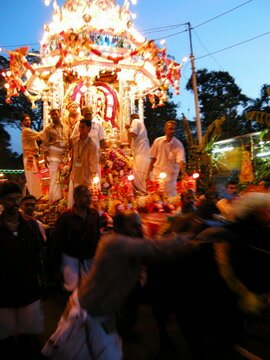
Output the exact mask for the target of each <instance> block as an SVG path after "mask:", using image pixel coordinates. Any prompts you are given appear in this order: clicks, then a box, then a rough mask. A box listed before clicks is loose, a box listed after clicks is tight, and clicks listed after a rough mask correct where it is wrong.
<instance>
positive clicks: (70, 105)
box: [66, 101, 79, 116]
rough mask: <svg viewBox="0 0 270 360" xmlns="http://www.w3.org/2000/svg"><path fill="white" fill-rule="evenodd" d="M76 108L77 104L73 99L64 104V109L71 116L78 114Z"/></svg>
mask: <svg viewBox="0 0 270 360" xmlns="http://www.w3.org/2000/svg"><path fill="white" fill-rule="evenodd" d="M78 108H79V105H78V104H77V103H76V102H75V101H70V102H69V103H68V104H67V106H66V109H67V111H68V112H69V114H70V115H71V116H76V115H77V114H78Z"/></svg>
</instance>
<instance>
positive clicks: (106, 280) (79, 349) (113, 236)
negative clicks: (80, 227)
mask: <svg viewBox="0 0 270 360" xmlns="http://www.w3.org/2000/svg"><path fill="white" fill-rule="evenodd" d="M188 240H189V238H188V237H187V236H185V235H183V236H182V237H179V236H175V235H174V236H170V237H166V238H163V239H158V240H157V239H155V240H150V239H143V234H142V225H141V219H140V216H139V215H138V213H137V212H134V211H124V212H120V213H118V214H117V215H116V216H115V217H114V231H113V232H111V233H110V234H108V235H106V236H104V237H102V238H101V240H100V241H99V244H98V247H97V251H96V255H95V257H94V262H93V266H92V268H91V270H90V272H89V273H88V275H87V277H86V278H84V279H83V281H82V283H81V285H80V286H79V288H78V290H77V291H75V292H73V294H72V296H71V297H70V300H69V303H68V306H67V308H66V310H65V312H64V314H63V316H62V318H61V320H60V322H59V324H58V328H57V330H56V332H55V333H54V334H53V335H52V336H51V338H50V339H49V340H48V342H47V343H46V345H45V347H44V348H43V351H42V352H43V354H44V355H47V356H52V357H53V356H57V355H58V356H60V355H61V356H64V357H63V358H65V359H66V360H68V359H71V358H72V356H77V357H76V358H81V359H85V360H86V359H90V358H93V359H103V360H120V359H122V357H123V354H122V346H121V341H120V338H119V336H118V334H117V330H116V324H115V317H114V315H115V313H116V312H118V311H119V310H120V309H121V308H122V306H123V304H124V302H125V300H126V299H127V297H128V296H129V294H130V293H131V292H132V291H133V290H134V288H135V287H136V285H137V284H138V281H139V279H140V274H141V270H142V262H143V260H144V259H145V258H150V259H152V260H153V259H156V260H158V259H162V258H163V256H164V253H166V251H167V250H169V249H172V248H178V247H182V249H186V248H188ZM75 316H76V320H74V319H75ZM72 319H73V321H72ZM76 324H80V329H83V334H81V335H78V333H76V334H75V332H74V336H73V338H71V337H70V338H69V339H68V344H67V343H62V339H63V335H64V334H65V332H66V331H68V332H70V330H71V328H74V327H75V326H76ZM82 324H84V325H82ZM85 327H86V329H87V330H86V331H85V330H84V329H85ZM67 328H68V330H67ZM81 331H82V330H81ZM78 342H79V345H78ZM75 346H76V349H74V347H75ZM70 349H72V351H76V353H74V352H73V353H72V354H71V351H70ZM89 351H90V357H89V355H88V354H89Z"/></svg>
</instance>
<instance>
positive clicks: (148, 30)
mask: <svg viewBox="0 0 270 360" xmlns="http://www.w3.org/2000/svg"><path fill="white" fill-rule="evenodd" d="M185 25H186V23H183V24H175V25H167V26H161V27H156V28H150V29H145V30H142V32H143V33H145V32H150V31H152V30H159V29H160V30H162V29H170V28H177V27H180V26H185Z"/></svg>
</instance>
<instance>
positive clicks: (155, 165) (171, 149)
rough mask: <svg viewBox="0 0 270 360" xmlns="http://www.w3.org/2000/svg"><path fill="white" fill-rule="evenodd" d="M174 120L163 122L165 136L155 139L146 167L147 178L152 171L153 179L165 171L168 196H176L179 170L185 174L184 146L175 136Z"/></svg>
mask: <svg viewBox="0 0 270 360" xmlns="http://www.w3.org/2000/svg"><path fill="white" fill-rule="evenodd" d="M176 128H177V126H176V121H174V120H169V121H167V122H166V123H165V128H164V131H165V136H161V137H159V138H157V139H155V141H154V143H153V145H152V147H151V150H150V156H151V161H150V165H149V168H148V173H147V179H149V178H150V174H151V172H152V171H153V174H152V177H153V179H154V180H157V179H159V174H160V173H166V177H165V179H164V186H165V191H166V193H167V195H168V196H176V195H177V190H176V183H177V178H178V175H179V172H181V174H182V176H184V177H185V176H186V160H185V150H184V146H183V144H182V143H181V141H179V140H178V139H177V138H176V137H175V133H176Z"/></svg>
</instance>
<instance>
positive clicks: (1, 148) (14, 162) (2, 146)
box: [0, 124, 22, 169]
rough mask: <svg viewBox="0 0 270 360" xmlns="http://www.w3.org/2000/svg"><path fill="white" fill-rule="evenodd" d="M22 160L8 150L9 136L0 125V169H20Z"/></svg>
mask: <svg viewBox="0 0 270 360" xmlns="http://www.w3.org/2000/svg"><path fill="white" fill-rule="evenodd" d="M20 168H22V159H21V157H20V156H18V154H17V153H16V152H13V151H12V150H11V149H10V135H9V133H8V132H7V131H6V130H5V129H4V127H3V126H2V124H0V169H20Z"/></svg>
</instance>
